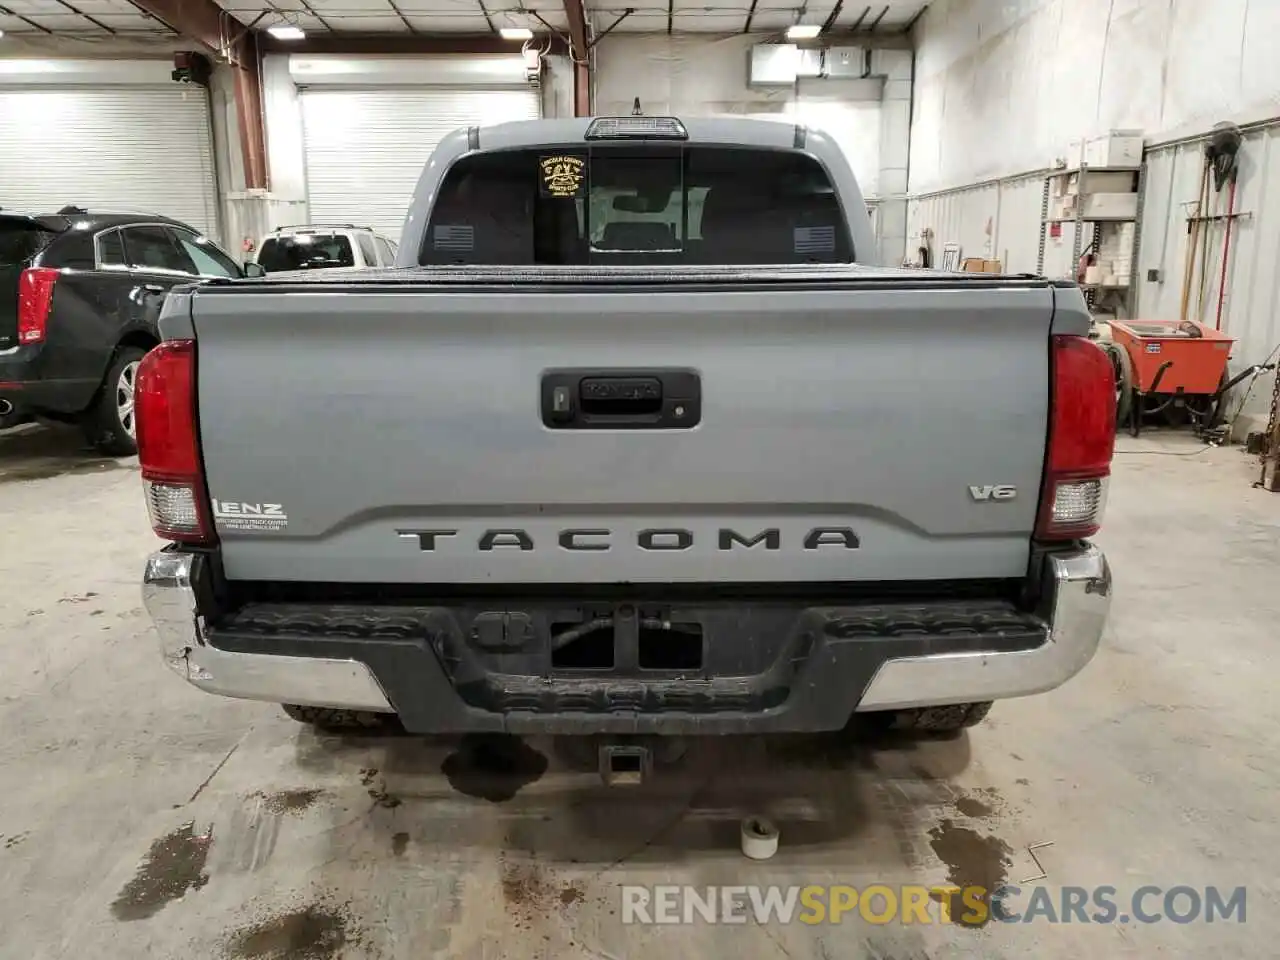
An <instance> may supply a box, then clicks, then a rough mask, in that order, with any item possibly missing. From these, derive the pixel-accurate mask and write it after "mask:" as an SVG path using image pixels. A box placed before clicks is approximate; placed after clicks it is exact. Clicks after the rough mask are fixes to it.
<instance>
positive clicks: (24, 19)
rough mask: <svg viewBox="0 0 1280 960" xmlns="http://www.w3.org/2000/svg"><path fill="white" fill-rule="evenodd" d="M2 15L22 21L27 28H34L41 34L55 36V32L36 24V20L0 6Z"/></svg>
mask: <svg viewBox="0 0 1280 960" xmlns="http://www.w3.org/2000/svg"><path fill="white" fill-rule="evenodd" d="M0 13H3V14H4V15H5V16H6V17H13V18H15V19H17V20H21V21H22V22H23V23H25V24H26V25H27V26H29V27H34V28H35V29H37V30H39V31H40V32H41V33H46V34H49V35H50V36H52V35H53V31H52V30H50V29H49V28H48V27H46V26H44V25H42V24H39V23H36V22H35V21H34V20H31V19H28V18H27V17H24V16H23V15H22V14H20V13H15V12H14V11H12V10H10V9H9V8H8V7H6V6H3V5H0Z"/></svg>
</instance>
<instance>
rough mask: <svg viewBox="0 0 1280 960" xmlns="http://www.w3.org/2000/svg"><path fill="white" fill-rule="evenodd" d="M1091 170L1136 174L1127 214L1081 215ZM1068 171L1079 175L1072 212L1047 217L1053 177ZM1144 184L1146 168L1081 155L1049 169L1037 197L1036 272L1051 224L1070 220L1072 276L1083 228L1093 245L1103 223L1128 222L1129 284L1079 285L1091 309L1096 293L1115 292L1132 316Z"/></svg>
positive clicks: (1041, 271)
mask: <svg viewBox="0 0 1280 960" xmlns="http://www.w3.org/2000/svg"><path fill="white" fill-rule="evenodd" d="M1091 173H1095V174H1097V173H1128V174H1136V175H1137V177H1138V184H1137V194H1138V200H1137V208H1136V210H1135V211H1134V214H1133V216H1131V217H1098V216H1094V217H1087V216H1085V215H1084V206H1085V197H1087V196H1088V194H1089V190H1088V182H1089V174H1091ZM1072 174H1079V176H1080V179H1079V183H1078V186H1077V188H1076V196H1077V197H1078V198H1079V199H1078V201H1077V203H1076V212H1075V216H1074V217H1051V216H1049V202H1050V200H1051V198H1052V196H1053V184H1054V181H1055V180H1059V179H1061V178H1063V177H1069V176H1071V175H1072ZM1145 186H1146V168H1145V166H1139V167H1091V166H1089V164H1087V163H1085V162H1084V158H1083V157H1082V158H1081V159H1080V162H1079V164H1077V165H1075V166H1072V167H1066V168H1063V169H1060V170H1050V171H1049V172H1048V173H1046V174H1045V178H1044V192H1043V194H1042V196H1041V198H1040V246H1039V251H1038V252H1037V254H1036V273H1038V274H1041V275H1043V274H1044V254H1045V244H1046V242H1047V240H1048V233H1049V226H1050V225H1051V224H1054V223H1070V224H1072V236H1071V268H1070V269H1071V274H1070V276H1071V277H1072V278H1073V279H1074V277H1075V270H1076V265H1077V264H1078V263H1079V262H1080V251H1081V248H1082V246H1083V244H1084V236H1085V231H1086V229H1089V230H1092V236H1091V237H1090V241H1091V245H1092V246H1097V245H1098V242H1099V239H1100V236H1099V234H1100V233H1101V230H1102V225H1103V224H1104V223H1132V224H1133V225H1134V228H1133V250H1132V251H1131V252H1130V261H1131V262H1130V265H1129V283H1128V285H1121V284H1102V283H1089V284H1086V283H1082V284H1080V288H1081V289H1082V290H1084V291H1085V299H1086V300H1087V301H1088V303H1089V308H1090V309H1091V310H1092V309H1093V307H1094V305H1095V303H1096V301H1097V297H1098V294H1099V293H1112V292H1115V293H1119V294H1121V298H1120V299H1121V301H1122V303H1123V306H1124V308H1125V312H1126V314H1128V315H1130V316H1132V313H1131V307H1132V297H1133V292H1134V290H1135V289H1136V287H1137V284H1138V257H1137V253H1138V242H1139V236H1140V233H1141V230H1142V206H1143V200H1144V196H1145Z"/></svg>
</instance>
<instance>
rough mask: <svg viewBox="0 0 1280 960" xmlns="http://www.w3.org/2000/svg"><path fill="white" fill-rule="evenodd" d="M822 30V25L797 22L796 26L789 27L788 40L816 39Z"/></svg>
mask: <svg viewBox="0 0 1280 960" xmlns="http://www.w3.org/2000/svg"><path fill="white" fill-rule="evenodd" d="M821 32H822V27H820V26H817V25H816V24H811V23H797V24H795V25H794V26H790V27H787V39H788V40H816V39H817V38H818V34H820V33H821Z"/></svg>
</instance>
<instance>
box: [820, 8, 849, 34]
mask: <svg viewBox="0 0 1280 960" xmlns="http://www.w3.org/2000/svg"><path fill="white" fill-rule="evenodd" d="M843 10H844V0H836V5H835V6H834V7H832V8H831V13H830V14H829V15H828V16H827V19H826V20H824V21H822V32H823V33H826V32H827V31H829V30H830V29H831V28H832V27H834V26H835V25H836V21H837V20H839V19H840V14H841V12H842V11H843Z"/></svg>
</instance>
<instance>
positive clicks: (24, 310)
mask: <svg viewBox="0 0 1280 960" xmlns="http://www.w3.org/2000/svg"><path fill="white" fill-rule="evenodd" d="M57 282H58V271H57V270H54V269H52V268H51V267H30V268H29V269H26V270H23V271H22V273H21V274H20V275H19V276H18V343H43V342H44V338H45V334H46V333H47V332H48V327H49V307H50V306H51V305H52V304H53V285H54V284H55V283H57Z"/></svg>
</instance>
